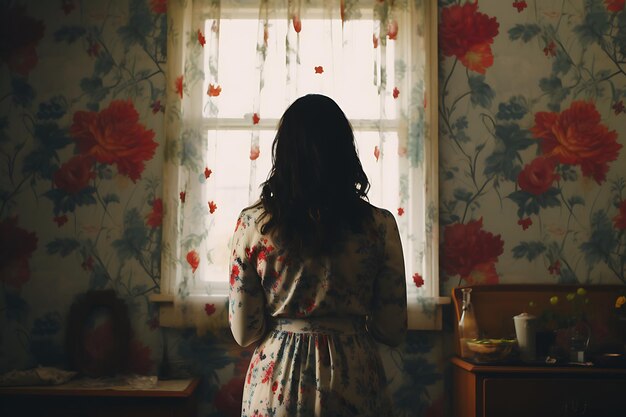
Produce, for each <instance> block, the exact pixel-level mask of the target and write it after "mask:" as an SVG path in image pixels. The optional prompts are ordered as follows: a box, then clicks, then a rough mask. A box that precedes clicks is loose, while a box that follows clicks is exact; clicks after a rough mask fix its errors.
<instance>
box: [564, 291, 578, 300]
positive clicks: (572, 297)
mask: <svg viewBox="0 0 626 417" xmlns="http://www.w3.org/2000/svg"><path fill="white" fill-rule="evenodd" d="M574 297H576V294H574V293H573V292H571V293H569V294H567V296H566V298H567V301H572V300H573V299H574Z"/></svg>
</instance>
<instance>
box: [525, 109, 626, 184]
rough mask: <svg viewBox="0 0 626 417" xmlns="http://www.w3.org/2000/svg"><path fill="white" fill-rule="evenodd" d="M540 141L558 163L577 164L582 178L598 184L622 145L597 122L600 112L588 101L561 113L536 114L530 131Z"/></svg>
mask: <svg viewBox="0 0 626 417" xmlns="http://www.w3.org/2000/svg"><path fill="white" fill-rule="evenodd" d="M531 131H532V133H533V134H534V135H535V137H536V138H539V139H540V140H541V150H542V151H543V153H544V154H545V155H546V156H548V157H553V158H556V160H557V161H558V162H559V163H561V164H569V165H580V167H581V170H582V173H583V175H584V176H585V177H593V179H594V180H595V181H596V182H597V183H598V184H601V183H602V182H603V181H604V180H605V179H606V174H607V172H608V171H609V165H608V163H609V162H612V161H615V160H616V159H617V157H618V155H619V150H620V149H621V148H622V145H621V144H619V143H617V133H616V132H615V131H614V130H609V129H608V128H607V127H606V126H605V125H603V124H601V123H600V113H598V110H596V106H595V105H594V104H593V103H591V102H586V101H574V102H572V104H571V106H570V107H569V109H567V110H563V111H562V112H561V113H555V112H538V113H536V114H535V125H534V126H533V127H532V128H531Z"/></svg>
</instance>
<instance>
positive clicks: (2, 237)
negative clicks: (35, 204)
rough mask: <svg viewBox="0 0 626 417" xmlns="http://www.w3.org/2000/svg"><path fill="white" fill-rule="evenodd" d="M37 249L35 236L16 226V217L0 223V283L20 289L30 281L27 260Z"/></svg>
mask: <svg viewBox="0 0 626 417" xmlns="http://www.w3.org/2000/svg"><path fill="white" fill-rule="evenodd" d="M36 249H37V235H36V234H35V233H33V232H28V231H26V230H24V229H22V228H21V227H19V226H18V225H17V217H7V218H5V219H4V220H2V221H0V281H2V282H3V283H4V284H5V285H8V286H9V287H13V288H17V289H20V288H21V287H22V285H24V283H26V282H27V281H28V280H29V279H30V266H29V260H30V258H31V256H32V255H33V252H35V250H36Z"/></svg>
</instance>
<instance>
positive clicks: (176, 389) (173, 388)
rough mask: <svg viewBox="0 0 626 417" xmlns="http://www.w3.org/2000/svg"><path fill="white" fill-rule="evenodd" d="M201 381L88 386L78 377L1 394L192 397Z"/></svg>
mask: <svg viewBox="0 0 626 417" xmlns="http://www.w3.org/2000/svg"><path fill="white" fill-rule="evenodd" d="M198 383H199V379H198V378H191V379H171V380H159V381H157V384H156V386H155V387H154V388H138V389H135V388H132V387H130V386H127V385H119V386H115V385H112V386H108V387H107V386H104V387H103V386H97V387H96V386H86V385H85V380H81V379H77V380H72V381H70V382H67V383H65V384H61V385H46V386H43V385H42V386H21V387H0V396H5V395H47V396H69V397H180V398H186V397H190V396H191V395H192V394H193V392H194V391H195V389H196V388H197V386H198Z"/></svg>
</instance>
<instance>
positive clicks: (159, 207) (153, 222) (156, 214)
mask: <svg viewBox="0 0 626 417" xmlns="http://www.w3.org/2000/svg"><path fill="white" fill-rule="evenodd" d="M146 223H147V224H148V226H150V227H152V228H153V229H156V228H157V227H159V226H161V224H162V223H163V200H162V199H160V198H155V199H154V201H153V202H152V211H151V212H150V214H148V219H147V220H146Z"/></svg>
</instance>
